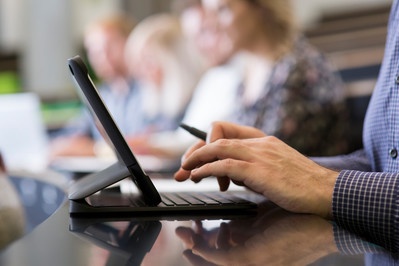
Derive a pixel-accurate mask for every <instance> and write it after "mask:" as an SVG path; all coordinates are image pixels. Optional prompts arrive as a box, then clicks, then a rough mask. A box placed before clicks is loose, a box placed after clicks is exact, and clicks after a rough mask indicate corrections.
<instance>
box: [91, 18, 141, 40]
mask: <svg viewBox="0 0 399 266" xmlns="http://www.w3.org/2000/svg"><path fill="white" fill-rule="evenodd" d="M135 26H136V21H135V20H134V19H133V18H132V17H129V16H127V15H124V14H119V13H118V14H111V15H108V16H105V17H102V18H99V19H98V20H95V21H93V22H91V23H89V24H88V25H87V26H86V28H85V33H90V32H91V31H93V30H94V29H98V28H101V29H112V30H113V31H116V32H118V33H119V34H120V35H121V36H123V37H126V38H127V37H128V36H129V34H130V33H131V32H132V30H133V28H134V27H135Z"/></svg>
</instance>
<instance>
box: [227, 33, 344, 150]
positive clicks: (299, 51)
mask: <svg viewBox="0 0 399 266" xmlns="http://www.w3.org/2000/svg"><path fill="white" fill-rule="evenodd" d="M243 93H244V88H243V86H241V88H240V89H239V90H238V95H237V100H236V102H237V103H238V104H237V105H236V107H237V108H236V110H235V112H233V117H232V118H231V119H230V121H233V122H235V123H239V124H243V125H248V126H254V127H256V128H259V129H261V130H263V131H264V132H265V133H266V134H269V135H274V136H276V137H278V138H280V139H281V140H283V141H284V142H286V143H287V144H289V145H290V146H292V147H294V148H296V149H297V150H299V151H300V152H301V153H303V154H305V155H309V156H321V155H323V156H325V155H336V154H342V153H345V152H346V151H347V146H348V145H347V142H346V139H347V138H346V135H345V134H346V132H347V125H348V123H349V122H348V119H347V118H348V114H347V112H346V107H345V104H344V97H345V95H344V89H343V84H342V81H341V79H340V77H339V76H337V75H336V74H335V72H334V70H333V69H332V67H331V66H330V65H329V63H328V62H327V60H326V58H325V56H324V55H323V54H321V53H320V52H319V51H317V50H316V49H315V48H314V47H312V46H311V45H310V44H309V43H308V42H307V41H306V40H305V38H303V37H299V38H297V40H296V42H295V44H294V48H293V49H292V51H291V53H289V54H287V55H286V56H284V57H283V58H281V59H280V60H279V61H277V62H276V63H275V65H274V66H273V68H272V70H271V74H270V77H269V79H268V81H267V82H266V84H265V85H264V90H263V92H262V93H261V95H260V97H259V98H258V100H257V101H256V102H255V103H253V104H252V105H250V106H249V105H245V104H244V103H243V100H242V99H243ZM327 140H328V141H327Z"/></svg>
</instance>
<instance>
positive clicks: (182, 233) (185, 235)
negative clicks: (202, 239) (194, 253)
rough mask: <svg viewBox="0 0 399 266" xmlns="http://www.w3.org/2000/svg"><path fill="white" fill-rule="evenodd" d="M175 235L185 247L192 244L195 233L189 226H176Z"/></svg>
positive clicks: (189, 246)
mask: <svg viewBox="0 0 399 266" xmlns="http://www.w3.org/2000/svg"><path fill="white" fill-rule="evenodd" d="M175 233H176V235H177V236H178V237H179V238H180V239H181V241H182V242H183V244H184V246H185V247H186V248H190V249H191V248H192V247H193V246H194V236H195V233H194V231H193V230H192V229H191V228H187V227H183V226H180V227H177V228H176V230H175Z"/></svg>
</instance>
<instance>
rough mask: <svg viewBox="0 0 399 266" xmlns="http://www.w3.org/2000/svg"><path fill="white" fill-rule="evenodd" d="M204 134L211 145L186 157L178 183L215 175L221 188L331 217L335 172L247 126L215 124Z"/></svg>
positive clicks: (299, 210)
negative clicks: (239, 187) (233, 187)
mask: <svg viewBox="0 0 399 266" xmlns="http://www.w3.org/2000/svg"><path fill="white" fill-rule="evenodd" d="M208 134H210V136H209V138H210V143H209V144H207V145H204V143H197V144H196V145H195V146H194V147H193V148H192V149H190V150H189V151H188V152H187V153H186V155H185V158H184V159H183V162H182V169H180V170H179V171H178V172H177V173H176V174H175V179H176V180H178V181H184V180H186V179H188V178H190V179H191V180H193V181H194V182H199V181H200V180H201V179H203V178H206V177H208V176H216V177H218V178H219V179H222V180H223V181H220V182H219V185H220V189H221V190H226V189H227V188H228V184H229V182H230V180H232V181H233V182H235V183H240V184H243V185H245V186H246V187H248V188H250V189H251V190H253V191H255V192H258V193H260V194H263V195H264V196H265V197H266V198H268V199H269V200H271V201H273V202H274V203H276V204H277V205H279V206H280V207H282V208H284V209H286V210H288V211H292V212H299V213H312V214H317V215H320V216H322V217H328V218H330V217H331V216H332V215H331V206H332V194H333V190H334V184H335V180H336V179H337V177H338V173H337V172H334V171H332V170H330V169H327V168H324V167H321V166H319V165H318V164H316V163H314V162H313V161H312V160H310V159H308V158H307V157H305V156H303V155H302V154H300V153H299V152H297V151H296V150H295V149H293V148H291V147H290V146H288V145H287V144H285V143H284V142H282V141H280V140H279V139H277V138H275V137H272V136H265V135H264V134H260V132H259V131H258V130H254V129H251V128H248V127H240V126H237V125H232V124H229V123H223V122H218V123H215V124H214V126H213V129H212V130H211V132H210V133H208ZM251 137H252V138H251ZM237 138H241V139H237Z"/></svg>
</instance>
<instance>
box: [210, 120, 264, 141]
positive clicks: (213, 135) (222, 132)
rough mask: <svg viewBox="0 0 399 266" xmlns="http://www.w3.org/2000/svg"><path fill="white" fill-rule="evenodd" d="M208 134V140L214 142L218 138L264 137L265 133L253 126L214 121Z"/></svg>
mask: <svg viewBox="0 0 399 266" xmlns="http://www.w3.org/2000/svg"><path fill="white" fill-rule="evenodd" d="M208 135H209V137H208V139H209V142H214V141H215V140H218V139H247V138H259V137H264V136H265V133H263V132H262V131H260V130H259V129H256V128H253V127H248V126H241V125H237V124H233V123H228V122H214V123H212V128H211V131H210V133H209V134H208Z"/></svg>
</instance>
